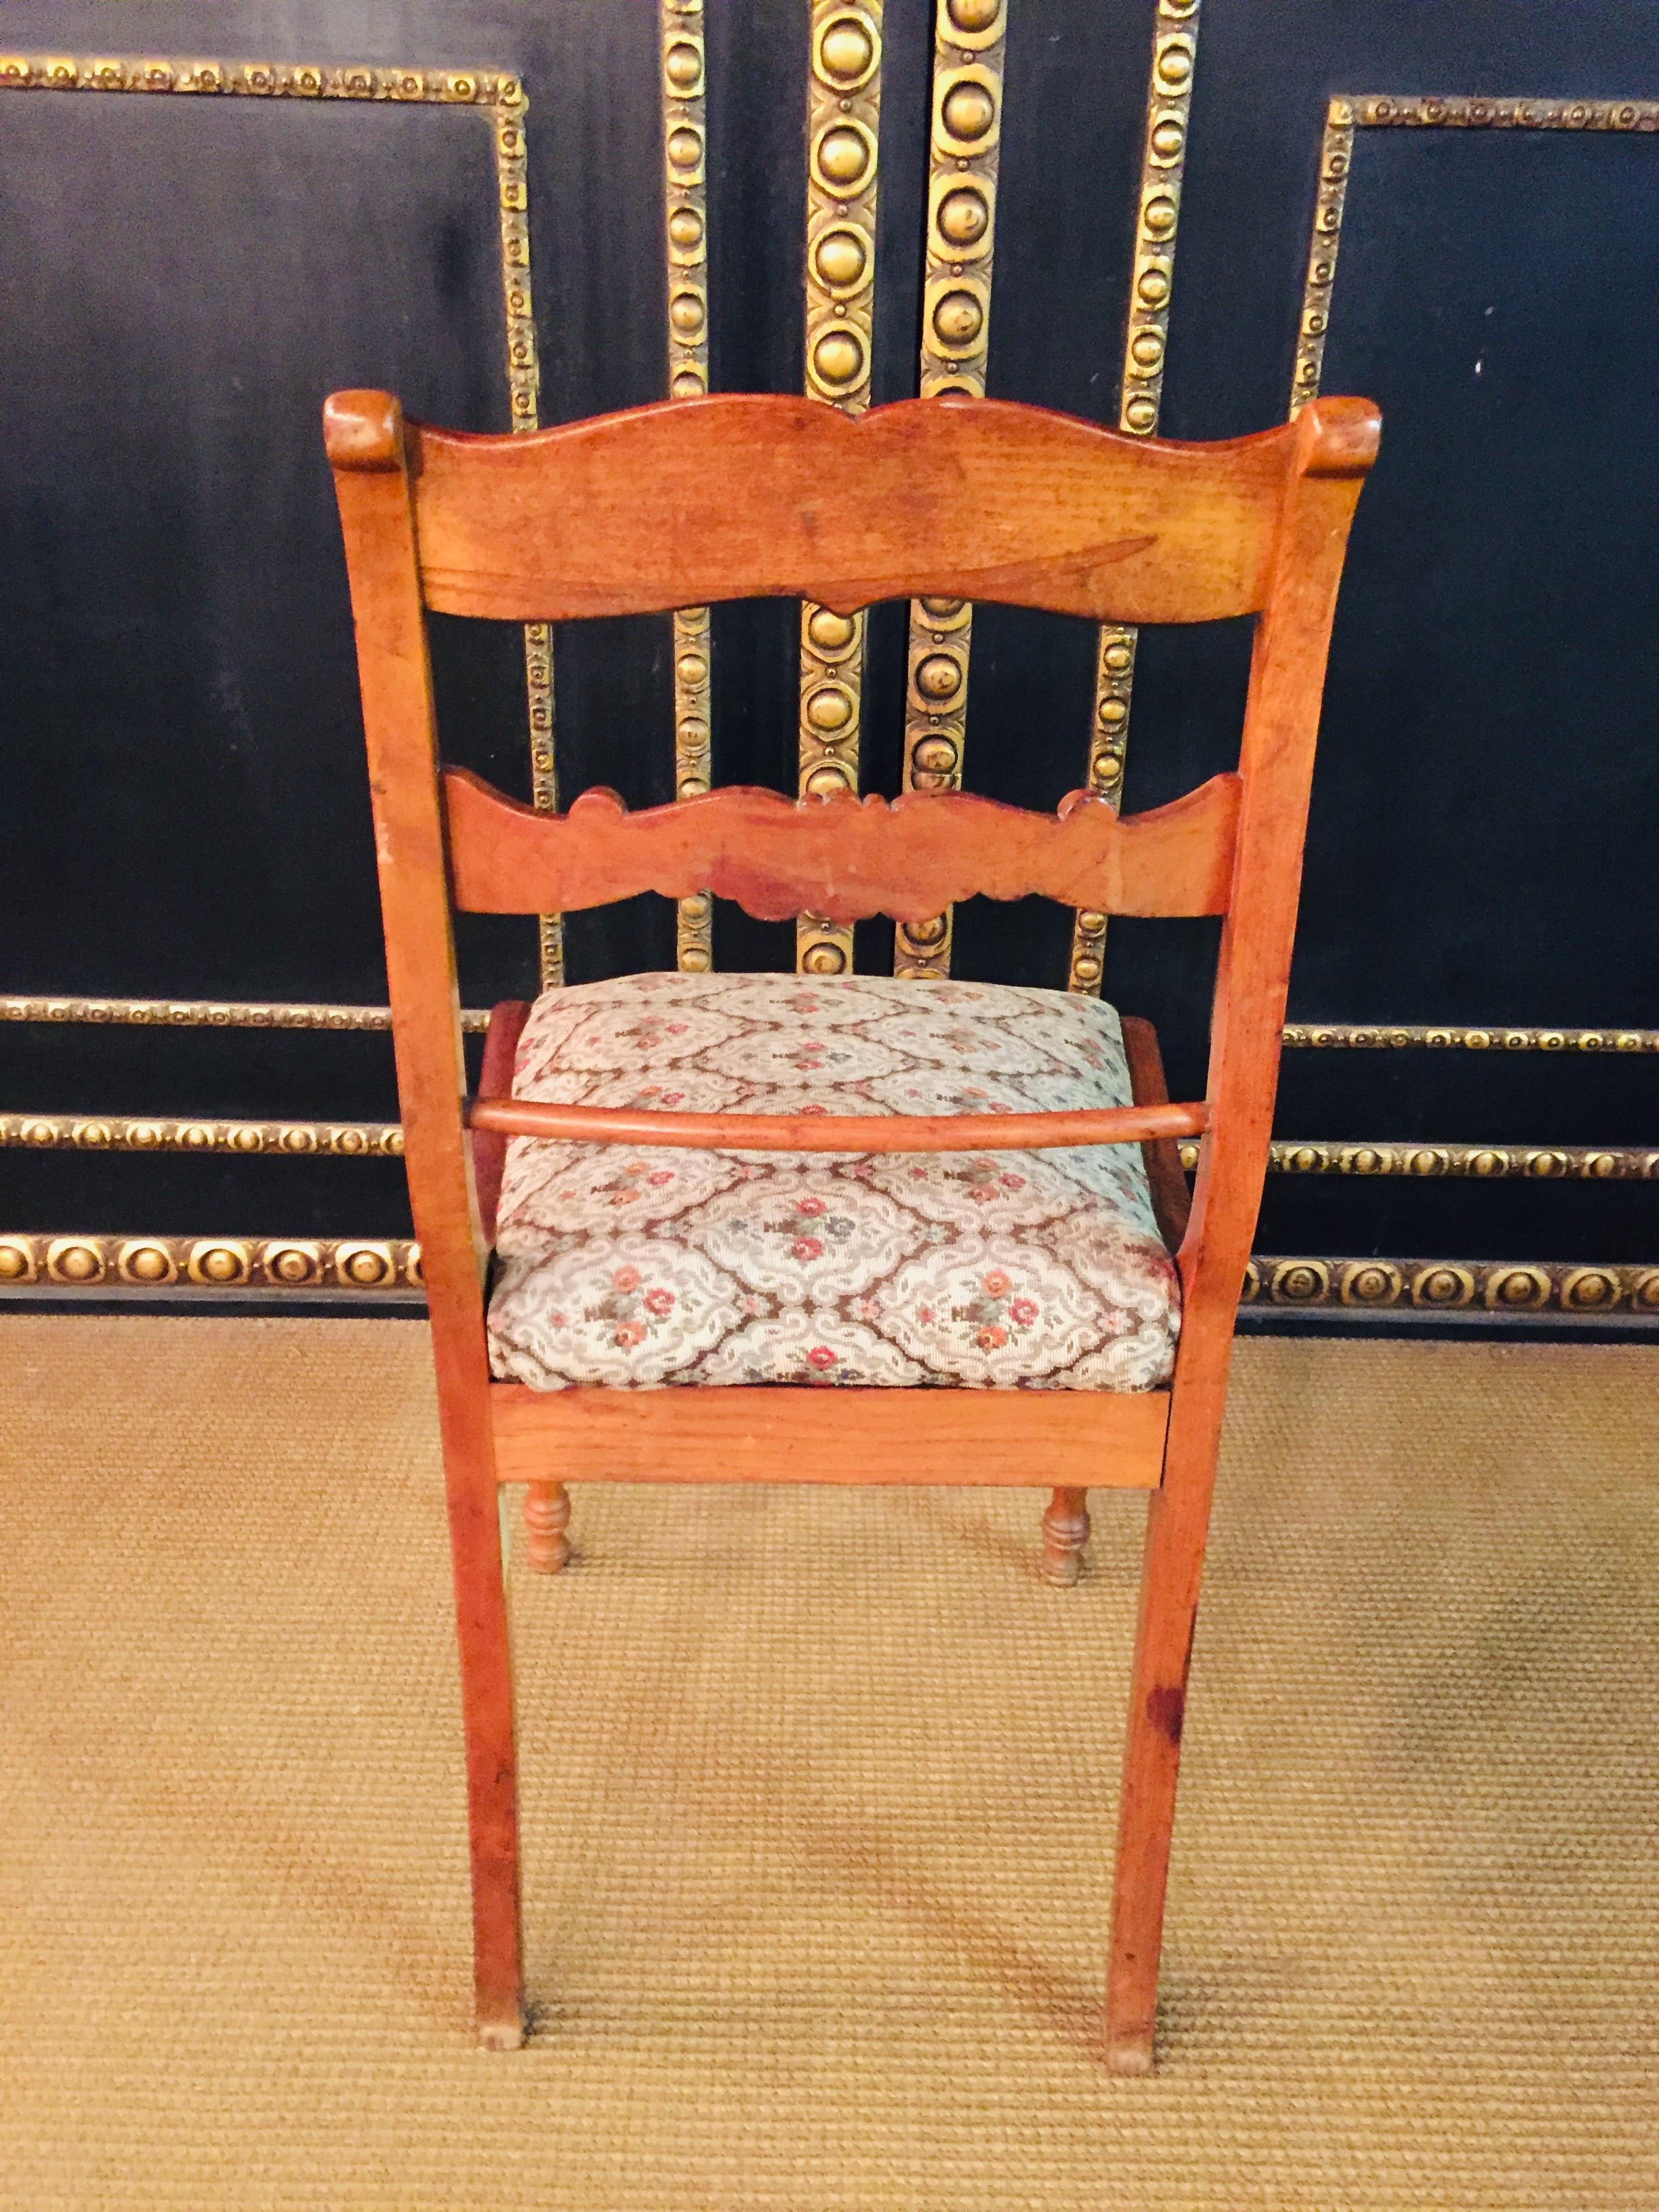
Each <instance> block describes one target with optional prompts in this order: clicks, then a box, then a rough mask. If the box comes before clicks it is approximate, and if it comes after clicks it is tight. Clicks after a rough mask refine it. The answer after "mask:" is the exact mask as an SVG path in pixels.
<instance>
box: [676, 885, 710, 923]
mask: <svg viewBox="0 0 1659 2212" xmlns="http://www.w3.org/2000/svg"><path fill="white" fill-rule="evenodd" d="M680 912H681V913H682V914H683V915H684V916H685V919H686V920H687V921H697V922H702V921H708V917H709V915H711V914H712V913H713V912H714V900H713V899H712V898H710V897H709V896H708V892H707V891H696V892H694V893H693V894H692V896H690V898H686V899H682V900H681V901H680Z"/></svg>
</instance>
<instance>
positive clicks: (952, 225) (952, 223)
mask: <svg viewBox="0 0 1659 2212" xmlns="http://www.w3.org/2000/svg"><path fill="white" fill-rule="evenodd" d="M937 220H938V222H939V235H940V236H941V237H942V238H945V239H947V240H949V241H950V243H951V245H952V246H977V245H978V244H979V241H980V240H981V238H983V237H984V235H985V234H986V232H987V230H988V229H989V228H991V208H990V203H989V202H988V201H987V198H986V197H985V195H984V193H983V192H982V191H981V190H980V188H979V186H978V185H957V187H956V188H955V190H954V191H948V192H946V193H945V197H944V198H943V199H942V200H941V201H940V202H939V215H938V218H937Z"/></svg>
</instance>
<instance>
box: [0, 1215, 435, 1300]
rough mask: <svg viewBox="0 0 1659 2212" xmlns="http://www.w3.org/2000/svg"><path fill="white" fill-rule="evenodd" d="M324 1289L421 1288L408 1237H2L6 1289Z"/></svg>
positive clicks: (0, 1275)
mask: <svg viewBox="0 0 1659 2212" xmlns="http://www.w3.org/2000/svg"><path fill="white" fill-rule="evenodd" d="M174 1286H176V1287H177V1288H179V1289H180V1290H199V1291H324V1292H328V1293H331V1294H332V1295H333V1296H335V1297H338V1296H339V1294H340V1293H341V1292H342V1291H358V1292H365V1293H379V1294H380V1296H381V1297H384V1296H386V1293H387V1292H401V1293H403V1294H404V1296H408V1295H409V1294H410V1293H411V1292H417V1291H420V1289H421V1288H422V1279H421V1248H420V1246H419V1245H418V1244H416V1243H412V1242H411V1241H410V1239H409V1238H408V1237H132V1236H125V1235H122V1234H121V1233H120V1232H119V1231H117V1232H116V1233H114V1234H109V1233H106V1232H102V1231H84V1232H78V1233H70V1234H69V1235H65V1236H58V1235H52V1234H46V1235H39V1236H37V1235H33V1234H28V1233H25V1232H21V1231H14V1232H10V1233H8V1234H4V1235H0V1291H30V1290H34V1291H42V1290H68V1291H124V1290H131V1291H157V1290H166V1289H168V1288H171V1287H174Z"/></svg>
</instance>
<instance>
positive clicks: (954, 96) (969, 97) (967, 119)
mask: <svg viewBox="0 0 1659 2212" xmlns="http://www.w3.org/2000/svg"><path fill="white" fill-rule="evenodd" d="M939 114H940V117H941V118H942V119H943V121H944V124H945V129H946V130H947V131H949V132H950V134H951V137H953V138H955V139H957V140H958V141H959V142H960V143H962V144H963V145H972V144H973V143H974V142H975V139H979V138H983V137H984V136H985V135H986V133H987V131H989V129H990V128H991V125H993V124H994V122H995V121H996V119H997V104H996V102H995V100H994V99H993V98H992V97H991V94H990V91H989V89H988V88H987V87H986V86H985V85H982V84H980V83H978V82H976V81H975V79H973V78H971V77H969V78H965V79H964V80H963V82H962V83H960V84H953V85H952V86H951V89H950V90H949V92H947V93H946V94H945V98H944V100H943V101H942V102H941V103H940V106H939Z"/></svg>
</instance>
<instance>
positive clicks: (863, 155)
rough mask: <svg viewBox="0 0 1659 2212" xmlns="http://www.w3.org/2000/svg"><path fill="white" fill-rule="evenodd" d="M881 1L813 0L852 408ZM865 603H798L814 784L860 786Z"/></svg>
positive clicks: (819, 970) (829, 328)
mask: <svg viewBox="0 0 1659 2212" xmlns="http://www.w3.org/2000/svg"><path fill="white" fill-rule="evenodd" d="M881 27H882V19H881V0H857V4H851V0H812V46H811V69H810V72H809V76H808V104H807V118H806V390H807V393H808V395H809V397H811V398H815V399H823V400H826V401H827V402H828V403H829V405H830V406H832V407H838V408H840V410H841V411H842V414H843V415H862V414H863V413H864V411H865V410H866V408H867V407H868V406H869V404H870V349H871V342H872V306H873V303H874V298H875V292H874V285H875V274H876V171H877V153H878V148H877V139H878V132H879V128H880V122H881ZM864 632H865V617H864V615H863V613H862V612H860V613H858V614H855V615H838V614H836V613H835V612H834V611H832V610H831V609H830V608H829V607H820V606H816V605H813V604H812V602H811V600H810V599H809V600H804V601H803V602H802V604H801V611H800V764H799V791H800V793H801V795H802V797H805V796H806V795H807V794H808V793H831V792H837V791H856V790H857V789H858V787H859V720H860V713H861V709H862V699H863V682H864ZM852 964H853V933H852V931H851V930H850V929H849V928H843V927H839V926H838V925H836V924H833V923H830V922H828V921H824V920H823V918H822V916H820V915H801V916H800V918H799V921H797V922H796V924H795V965H796V967H797V968H799V969H800V970H801V972H802V973H803V974H804V975H842V974H843V973H845V972H846V971H847V970H848V969H850V968H851V967H852Z"/></svg>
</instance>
